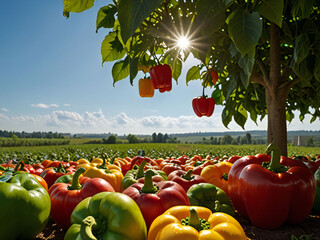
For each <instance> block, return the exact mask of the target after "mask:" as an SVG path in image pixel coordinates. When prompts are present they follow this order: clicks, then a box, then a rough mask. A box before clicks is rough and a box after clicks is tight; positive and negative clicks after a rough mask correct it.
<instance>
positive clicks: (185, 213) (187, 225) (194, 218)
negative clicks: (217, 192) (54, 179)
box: [148, 206, 247, 240]
mask: <svg viewBox="0 0 320 240" xmlns="http://www.w3.org/2000/svg"><path fill="white" fill-rule="evenodd" d="M210 239H211V240H213V239H215V240H246V239H247V237H246V234H245V233H244V230H243V228H242V227H241V225H240V223H239V222H238V221H237V220H236V219H235V218H233V217H232V216H230V215H228V214H226V213H222V212H216V213H212V212H211V211H210V209H208V208H205V207H196V206H175V207H172V208H170V209H168V210H167V211H166V212H164V213H163V214H162V215H160V216H158V217H157V218H156V219H155V220H154V221H153V222H152V224H151V226H150V229H149V234H148V240H210Z"/></svg>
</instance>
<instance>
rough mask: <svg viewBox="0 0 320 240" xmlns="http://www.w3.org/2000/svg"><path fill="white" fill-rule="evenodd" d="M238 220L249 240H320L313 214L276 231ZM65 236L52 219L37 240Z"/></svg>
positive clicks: (319, 221) (319, 222)
mask: <svg viewBox="0 0 320 240" xmlns="http://www.w3.org/2000/svg"><path fill="white" fill-rule="evenodd" d="M236 219H237V220H238V221H239V223H240V224H241V226H242V227H243V229H244V231H245V233H246V235H247V238H248V240H250V239H251V240H298V239H299V240H320V215H315V214H311V215H309V216H308V217H307V218H306V219H305V220H304V221H303V222H302V223H300V224H298V225H289V224H285V225H283V226H282V227H280V228H278V229H276V230H263V229H259V228H257V227H255V226H253V225H252V224H251V223H250V221H249V220H247V219H244V218H242V217H241V216H240V215H236ZM64 235H65V231H63V229H62V228H60V227H59V226H58V225H57V224H56V223H55V222H54V221H53V220H52V219H51V218H50V220H49V222H48V224H47V226H46V227H45V229H44V230H43V231H42V232H41V233H39V234H38V236H37V237H36V240H49V239H55V240H63V238H64ZM292 236H295V237H296V239H295V238H293V237H292Z"/></svg>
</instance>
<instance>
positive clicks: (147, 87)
mask: <svg viewBox="0 0 320 240" xmlns="http://www.w3.org/2000/svg"><path fill="white" fill-rule="evenodd" d="M139 95H140V97H153V95H154V88H153V85H152V80H151V79H150V78H141V79H140V80H139Z"/></svg>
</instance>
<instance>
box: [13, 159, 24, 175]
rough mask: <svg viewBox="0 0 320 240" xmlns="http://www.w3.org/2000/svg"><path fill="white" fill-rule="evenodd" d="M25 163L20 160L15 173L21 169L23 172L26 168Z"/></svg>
mask: <svg viewBox="0 0 320 240" xmlns="http://www.w3.org/2000/svg"><path fill="white" fill-rule="evenodd" d="M24 165H25V164H24V162H23V161H22V160H20V161H19V162H18V163H17V165H16V166H15V168H14V171H15V172H17V171H19V170H20V169H21V171H22V170H23V168H24Z"/></svg>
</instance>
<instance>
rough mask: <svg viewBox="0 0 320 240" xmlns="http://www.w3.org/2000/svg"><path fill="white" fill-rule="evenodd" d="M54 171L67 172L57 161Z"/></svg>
mask: <svg viewBox="0 0 320 240" xmlns="http://www.w3.org/2000/svg"><path fill="white" fill-rule="evenodd" d="M56 172H62V173H67V171H66V170H65V169H64V167H63V166H62V164H61V163H59V166H58V168H57V170H56Z"/></svg>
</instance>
